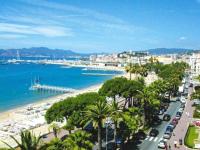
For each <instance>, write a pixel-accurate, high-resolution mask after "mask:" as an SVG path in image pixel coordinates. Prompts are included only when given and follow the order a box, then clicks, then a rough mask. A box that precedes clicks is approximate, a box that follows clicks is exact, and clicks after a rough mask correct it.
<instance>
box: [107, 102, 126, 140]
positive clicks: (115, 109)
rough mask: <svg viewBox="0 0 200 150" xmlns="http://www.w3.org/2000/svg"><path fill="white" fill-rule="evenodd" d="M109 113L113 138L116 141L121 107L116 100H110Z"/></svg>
mask: <svg viewBox="0 0 200 150" xmlns="http://www.w3.org/2000/svg"><path fill="white" fill-rule="evenodd" d="M110 111H111V113H110V115H109V117H111V119H112V120H113V122H114V139H115V141H116V138H117V125H118V123H119V121H120V119H122V113H123V112H122V108H121V106H120V105H119V103H118V102H116V101H114V100H113V101H112V103H111V105H110Z"/></svg>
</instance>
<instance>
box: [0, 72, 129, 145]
mask: <svg viewBox="0 0 200 150" xmlns="http://www.w3.org/2000/svg"><path fill="white" fill-rule="evenodd" d="M120 76H125V73H123V74H118V75H115V76H113V77H112V78H115V77H120ZM102 84H103V82H102V83H99V84H96V85H92V86H89V87H85V88H82V89H79V90H76V91H75V92H73V93H65V94H59V95H56V96H53V97H49V98H44V99H41V100H39V101H37V102H34V103H30V104H26V105H23V106H19V107H16V108H13V109H10V110H6V111H2V112H0V128H5V127H7V126H8V124H9V129H12V128H15V127H16V126H18V125H21V124H23V123H24V122H26V121H30V120H31V121H32V120H37V119H38V121H39V120H40V121H41V119H42V122H43V123H41V125H39V126H35V127H34V128H31V129H28V130H30V131H31V132H33V133H34V134H35V135H36V136H41V135H44V134H47V133H49V130H48V128H49V125H48V124H46V122H45V119H44V114H45V112H46V110H47V109H45V110H43V114H41V112H42V111H41V112H40V113H39V116H38V114H37V113H35V112H34V114H27V112H30V111H29V110H28V109H29V107H32V108H34V109H33V110H34V111H35V110H37V109H40V108H44V106H47V104H48V108H49V107H50V106H51V105H53V104H54V103H56V102H58V101H61V100H64V99H66V98H68V97H74V96H77V95H79V94H83V93H87V92H97V91H98V90H99V89H100V88H101V86H102ZM36 115H37V117H36ZM33 122H34V121H33ZM13 130H16V129H13ZM18 132H19V131H18ZM18 132H17V134H16V133H15V132H14V133H15V134H14V133H12V134H6V133H7V131H5V132H4V131H3V132H2V131H0V148H4V147H7V146H6V145H5V144H4V143H2V142H1V141H5V142H8V143H9V144H10V145H12V146H16V143H15V142H14V141H13V140H12V139H11V138H10V136H9V135H14V137H15V138H17V139H19V138H20V137H19V133H18Z"/></svg>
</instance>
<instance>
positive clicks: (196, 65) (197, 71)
mask: <svg viewBox="0 0 200 150" xmlns="http://www.w3.org/2000/svg"><path fill="white" fill-rule="evenodd" d="M189 65H190V67H191V73H192V75H194V76H196V75H200V53H193V54H192V56H190V58H189Z"/></svg>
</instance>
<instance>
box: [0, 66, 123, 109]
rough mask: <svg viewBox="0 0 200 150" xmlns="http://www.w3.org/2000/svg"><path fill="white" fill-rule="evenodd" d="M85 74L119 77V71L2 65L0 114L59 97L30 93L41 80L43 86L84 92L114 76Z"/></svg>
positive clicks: (0, 74)
mask: <svg viewBox="0 0 200 150" xmlns="http://www.w3.org/2000/svg"><path fill="white" fill-rule="evenodd" d="M82 73H109V74H119V73H120V72H116V71H100V70H95V71H91V70H90V71H89V70H88V71H84V70H82V68H78V67H73V68H62V67H61V66H59V65H42V64H6V65H0V111H6V110H9V109H12V108H15V107H18V106H22V105H25V104H30V103H33V102H36V101H39V100H41V99H43V98H47V97H50V96H55V95H57V94H58V93H51V92H36V91H31V90H29V87H30V86H31V82H32V81H34V79H35V78H38V77H39V80H40V83H41V84H47V85H52V86H61V87H66V88H73V89H82V88H86V87H89V86H92V85H96V84H99V83H102V82H103V81H105V80H107V79H110V78H112V76H87V75H84V74H82Z"/></svg>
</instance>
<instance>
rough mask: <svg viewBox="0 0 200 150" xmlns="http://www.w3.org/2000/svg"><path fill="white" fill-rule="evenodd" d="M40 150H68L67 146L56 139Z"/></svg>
mask: <svg viewBox="0 0 200 150" xmlns="http://www.w3.org/2000/svg"><path fill="white" fill-rule="evenodd" d="M40 150H66V147H65V144H64V143H63V142H62V140H60V139H59V138H54V139H53V140H51V141H50V142H49V143H45V144H43V145H42V146H41V147H40Z"/></svg>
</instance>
